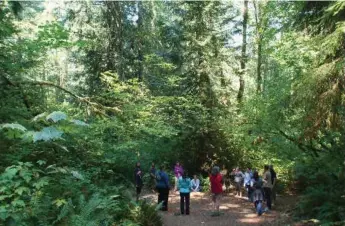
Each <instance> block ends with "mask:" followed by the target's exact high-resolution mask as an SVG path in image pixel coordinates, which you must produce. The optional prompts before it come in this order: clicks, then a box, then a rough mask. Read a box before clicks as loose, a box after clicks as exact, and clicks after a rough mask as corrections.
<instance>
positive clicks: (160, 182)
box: [156, 166, 170, 211]
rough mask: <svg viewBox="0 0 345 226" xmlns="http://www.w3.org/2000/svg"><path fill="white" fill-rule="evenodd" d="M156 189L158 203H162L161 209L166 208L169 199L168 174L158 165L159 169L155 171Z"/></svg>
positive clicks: (164, 209)
mask: <svg viewBox="0 0 345 226" xmlns="http://www.w3.org/2000/svg"><path fill="white" fill-rule="evenodd" d="M156 189H157V191H158V204H159V203H161V202H163V203H162V208H161V210H162V211H167V210H168V199H169V190H170V185H169V176H168V174H167V173H166V172H165V171H164V166H161V167H159V171H158V172H156Z"/></svg>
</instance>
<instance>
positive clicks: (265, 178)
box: [262, 172, 268, 183]
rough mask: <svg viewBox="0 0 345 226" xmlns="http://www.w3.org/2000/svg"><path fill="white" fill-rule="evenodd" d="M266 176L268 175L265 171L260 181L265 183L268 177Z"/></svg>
mask: <svg viewBox="0 0 345 226" xmlns="http://www.w3.org/2000/svg"><path fill="white" fill-rule="evenodd" d="M267 176H268V174H267V172H265V173H264V175H263V177H262V181H263V182H265V183H267V179H268V178H267Z"/></svg>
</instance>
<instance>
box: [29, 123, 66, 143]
mask: <svg viewBox="0 0 345 226" xmlns="http://www.w3.org/2000/svg"><path fill="white" fill-rule="evenodd" d="M62 134H63V132H61V131H60V130H58V129H56V128H55V127H52V126H50V127H45V128H43V129H42V130H41V131H40V132H35V133H34V135H33V141H34V142H37V141H40V140H43V141H49V140H56V139H60V138H61V135H62Z"/></svg>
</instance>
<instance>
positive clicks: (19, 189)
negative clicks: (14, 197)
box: [14, 187, 30, 195]
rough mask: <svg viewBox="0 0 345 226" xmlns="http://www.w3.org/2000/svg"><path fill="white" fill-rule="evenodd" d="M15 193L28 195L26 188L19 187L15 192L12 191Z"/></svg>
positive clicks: (28, 190)
mask: <svg viewBox="0 0 345 226" xmlns="http://www.w3.org/2000/svg"><path fill="white" fill-rule="evenodd" d="M14 192H15V193H17V194H19V195H22V194H23V193H24V192H26V193H29V192H30V189H29V188H27V187H19V188H17V189H16V190H14Z"/></svg>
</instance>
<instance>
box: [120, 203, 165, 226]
mask: <svg viewBox="0 0 345 226" xmlns="http://www.w3.org/2000/svg"><path fill="white" fill-rule="evenodd" d="M160 205H161V204H160ZM160 205H151V204H150V203H148V202H147V201H145V200H144V201H140V202H138V203H134V202H131V203H130V204H129V205H128V210H129V217H128V219H129V220H130V221H131V222H134V223H135V224H137V225H142V226H161V225H163V222H162V219H161V217H160V216H159V215H158V212H157V210H159V209H160V207H161V206H160ZM125 222H126V221H125ZM125 222H123V223H122V224H123V225H128V222H127V223H125ZM129 225H131V224H129Z"/></svg>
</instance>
